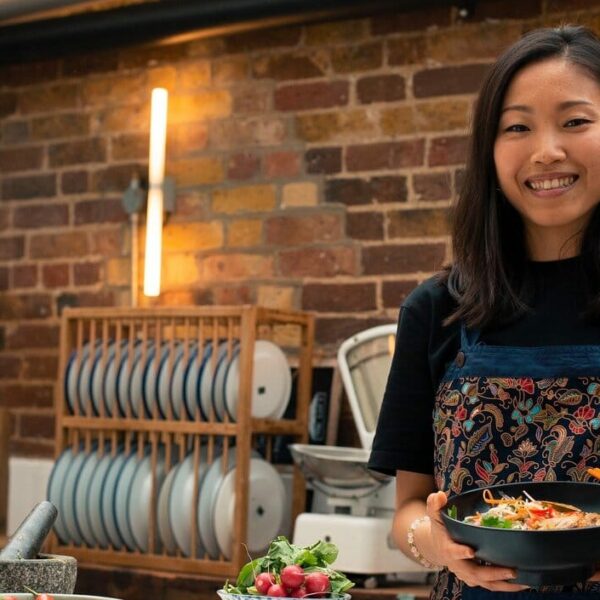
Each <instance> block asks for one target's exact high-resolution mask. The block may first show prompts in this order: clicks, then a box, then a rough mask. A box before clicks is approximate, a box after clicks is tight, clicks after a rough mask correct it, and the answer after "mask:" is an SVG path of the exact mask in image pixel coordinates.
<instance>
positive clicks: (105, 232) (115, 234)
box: [90, 226, 129, 257]
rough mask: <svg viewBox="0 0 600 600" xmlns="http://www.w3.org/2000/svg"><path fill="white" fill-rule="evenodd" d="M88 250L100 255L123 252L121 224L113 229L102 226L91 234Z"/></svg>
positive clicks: (114, 254) (113, 254)
mask: <svg viewBox="0 0 600 600" xmlns="http://www.w3.org/2000/svg"><path fill="white" fill-rule="evenodd" d="M90 237H91V244H90V252H91V253H92V254H102V256H104V257H107V256H120V255H121V254H122V252H123V234H122V230H121V226H118V227H114V228H113V229H107V228H106V227H103V228H102V231H98V232H94V233H92V234H91V236H90ZM127 251H129V250H127Z"/></svg>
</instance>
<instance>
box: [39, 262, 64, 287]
mask: <svg viewBox="0 0 600 600" xmlns="http://www.w3.org/2000/svg"><path fill="white" fill-rule="evenodd" d="M42 282H43V283H44V287H47V288H55V287H66V286H67V285H69V265H67V264H49V265H42Z"/></svg>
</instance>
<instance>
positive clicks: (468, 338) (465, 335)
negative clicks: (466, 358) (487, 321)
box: [460, 321, 479, 350]
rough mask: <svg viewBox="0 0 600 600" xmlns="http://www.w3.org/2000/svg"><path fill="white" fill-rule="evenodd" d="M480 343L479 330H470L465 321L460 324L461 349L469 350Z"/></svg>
mask: <svg viewBox="0 0 600 600" xmlns="http://www.w3.org/2000/svg"><path fill="white" fill-rule="evenodd" d="M478 342H479V329H469V328H468V327H467V326H466V325H465V323H464V321H462V322H461V324H460V347H461V349H462V350H468V349H469V348H472V347H473V346H475V345H476V344H477V343H478Z"/></svg>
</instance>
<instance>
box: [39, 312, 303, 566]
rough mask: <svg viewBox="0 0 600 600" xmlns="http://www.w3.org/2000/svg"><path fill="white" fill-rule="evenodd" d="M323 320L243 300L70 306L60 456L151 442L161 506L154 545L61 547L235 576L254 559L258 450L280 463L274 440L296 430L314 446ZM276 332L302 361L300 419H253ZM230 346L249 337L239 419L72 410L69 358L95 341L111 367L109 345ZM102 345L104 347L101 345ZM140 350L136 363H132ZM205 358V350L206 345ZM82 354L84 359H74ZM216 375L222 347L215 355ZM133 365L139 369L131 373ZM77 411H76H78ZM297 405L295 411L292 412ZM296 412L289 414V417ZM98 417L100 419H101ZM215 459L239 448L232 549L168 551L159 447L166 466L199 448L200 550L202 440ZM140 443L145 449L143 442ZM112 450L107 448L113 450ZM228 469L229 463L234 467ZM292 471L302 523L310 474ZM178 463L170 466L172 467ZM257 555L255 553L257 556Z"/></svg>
mask: <svg viewBox="0 0 600 600" xmlns="http://www.w3.org/2000/svg"><path fill="white" fill-rule="evenodd" d="M313 337H314V322H313V318H312V316H311V315H309V314H307V313H301V312H287V311H281V310H272V309H266V308H261V307H257V306H243V307H229V306H228V307H190V308H157V309H133V308H132V309H115V308H107V309H98V308H93V309H73V308H67V309H65V311H64V313H63V316H62V323H61V340H60V371H59V380H58V384H57V386H56V393H55V404H56V444H55V455H56V457H57V458H58V457H59V455H60V454H61V453H62V452H63V450H65V449H67V448H71V449H72V451H73V453H74V454H75V453H77V452H78V451H80V449H84V451H85V452H90V450H91V449H92V448H93V447H96V448H98V452H99V453H100V454H102V452H110V453H112V456H114V455H115V453H116V452H117V448H118V447H119V446H121V447H123V446H124V447H125V451H126V452H128V451H129V450H130V449H131V446H130V445H132V444H133V443H132V441H131V439H132V438H133V439H134V440H135V441H137V448H138V454H139V455H140V456H139V457H140V458H141V453H142V447H143V446H145V447H146V448H150V449H151V451H150V456H151V465H152V467H151V470H152V472H153V475H152V494H151V500H150V502H151V505H150V506H151V510H150V515H151V516H152V518H151V519H150V522H149V523H148V530H149V536H148V537H149V539H148V551H147V552H141V551H139V550H134V551H132V550H128V549H123V548H119V549H117V548H115V547H113V546H110V545H109V547H108V548H101V547H98V546H96V547H87V546H83V545H81V546H79V545H74V544H72V543H64V542H62V541H61V540H60V539H59V538H58V537H57V536H56V535H55V534H54V535H53V536H52V538H51V543H50V546H51V548H50V549H51V551H52V552H54V553H57V554H69V555H72V556H74V557H76V558H77V559H78V560H79V561H80V562H82V563H88V564H104V565H118V566H126V567H139V568H145V569H153V570H161V571H173V572H182V573H194V574H199V575H212V576H219V577H229V578H231V577H235V576H236V575H237V573H238V571H239V569H240V567H241V566H242V565H243V564H244V563H246V562H247V561H248V560H249V559H248V555H247V552H246V550H245V548H244V543H245V542H246V539H247V530H248V522H247V521H248V518H247V509H245V507H248V502H249V497H248V487H249V486H248V472H249V465H250V457H251V453H252V452H253V451H254V449H256V448H257V447H258V446H259V445H260V448H261V454H262V457H263V458H264V459H265V460H267V461H269V462H272V460H273V441H274V440H275V439H276V436H286V438H287V439H290V440H291V441H293V442H297V443H308V407H309V401H310V395H311V386H312V350H313ZM258 339H266V340H270V341H273V342H275V343H277V344H278V345H279V346H280V347H281V348H283V349H284V350H285V355H286V358H287V359H288V362H289V364H290V365H291V366H293V367H294V368H295V370H296V371H295V386H294V387H295V394H294V397H293V398H292V400H291V405H292V406H294V410H293V412H294V414H293V415H292V416H291V417H287V416H286V418H282V419H278V420H274V419H258V418H253V417H252V416H251V403H252V370H253V357H254V345H255V342H256V340H258ZM224 342H226V343H227V356H228V357H231V354H232V352H233V349H234V345H236V344H237V343H239V388H238V389H239V396H238V404H237V419H236V421H235V422H233V421H232V420H230V419H229V417H228V416H227V415H225V417H224V419H223V421H218V420H217V419H216V418H215V414H214V411H211V413H210V415H209V418H208V419H202V416H201V414H200V411H197V412H196V415H195V418H194V419H193V420H190V419H189V416H185V415H184V411H183V410H182V411H180V416H179V418H177V417H175V415H174V414H173V411H172V409H171V405H170V404H169V405H168V406H169V409H168V414H167V415H166V416H165V415H162V416H161V415H159V414H158V411H157V409H156V403H155V406H154V410H153V411H152V413H153V414H152V415H147V414H144V411H142V410H140V411H139V414H138V416H137V417H136V416H134V415H133V414H132V413H131V410H130V409H129V408H128V409H127V414H126V415H125V416H122V415H119V414H118V412H119V411H118V410H116V406H115V407H113V410H112V415H108V414H107V413H106V410H105V407H104V403H100V410H99V411H98V412H99V414H93V410H92V407H91V401H90V402H89V404H90V405H88V406H84V407H79V406H78V403H77V402H75V404H74V407H69V405H68V403H67V401H66V399H65V396H66V393H65V372H66V370H67V367H68V365H69V360H71V361H73V360H75V361H77V362H79V361H81V359H82V356H84V348H85V346H86V344H87V345H88V347H89V348H94V347H95V348H97V349H98V350H97V352H99V353H100V356H101V358H100V360H101V361H102V362H101V364H102V365H103V366H104V364H105V362H106V360H107V354H108V347H109V345H110V344H111V343H113V344H114V345H115V347H116V348H117V349H116V352H117V354H118V353H119V351H120V350H119V349H120V348H121V347H125V346H127V345H129V348H130V349H131V348H132V347H133V345H134V344H138V345H141V348H142V350H141V352H142V361H143V360H144V358H143V356H144V354H145V352H146V348H148V347H149V345H150V344H155V347H157V348H158V347H159V345H161V344H169V345H170V348H171V349H173V347H174V345H175V344H180V345H183V348H184V350H183V352H184V353H186V356H187V352H188V351H190V350H188V348H191V347H192V345H194V347H197V348H199V349H201V348H203V347H204V346H205V345H206V344H208V343H212V344H213V348H216V347H217V344H223V343H224ZM100 348H101V350H100ZM131 356H132V353H131V352H129V361H124V362H129V364H128V366H127V368H129V369H131V364H130V363H131ZM172 356H173V352H170V353H169V359H168V363H169V364H168V367H167V368H168V369H169V371H168V373H169V375H172V373H173V359H172V358H171V357H172ZM198 356H202V353H201V352H200V351H198ZM73 357H75V358H73ZM155 357H156V361H155V360H154V359H151V362H149V363H148V364H149V365H150V364H152V363H156V364H154V368H157V367H158V357H159V352H155ZM212 360H213V365H212V366H213V373H214V367H215V364H214V363H215V361H216V352H213V353H212ZM130 372H131V371H130ZM71 408H73V410H72V409H71ZM288 412H289V411H288ZM287 414H288V413H286V415H287ZM91 415H93V416H91ZM201 445H203V446H204V450H203V452H205V457H206V461H207V463H208V465H209V466H210V464H211V463H212V462H213V461H214V460H222V463H223V465H226V464H227V460H228V452H230V450H231V449H232V448H233V447H234V446H235V452H236V466H239V467H240V468H236V473H235V512H234V517H233V529H232V533H233V540H234V543H233V545H232V555H231V557H230V559H226V558H224V557H223V555H222V554H220V556H219V558H218V559H214V558H211V557H209V556H208V555H207V554H204V555H203V556H195V552H194V550H192V553H191V556H184V555H183V554H182V553H181V552H180V551H179V550H178V551H176V552H175V553H174V554H173V553H171V554H167V552H166V551H165V550H159V549H158V550H157V548H159V542H158V533H157V524H156V522H155V518H153V516H154V515H156V505H157V494H158V489H157V487H158V485H157V483H156V471H155V470H156V467H157V454H158V448H159V446H160V448H161V451H164V452H165V454H166V457H167V459H166V461H165V462H166V464H171V462H170V460H169V457H171V455H173V457H177V456H178V457H179V459H180V460H182V459H183V456H184V454H190V453H193V465H194V467H193V472H194V474H195V475H194V496H193V497H194V499H195V500H196V501H194V503H193V510H192V511H191V512H192V514H191V515H190V516H189V524H190V528H191V548H192V549H195V548H196V543H195V542H196V536H197V535H198V533H197V525H198V523H197V521H198V517H197V511H196V509H195V507H196V504H197V498H198V493H199V486H198V475H197V473H198V467H199V464H200V460H201V454H200V447H201ZM133 447H134V448H135V446H133ZM217 447H219V448H220V449H221V452H222V453H221V459H219V458H217V454H218V453H217V452H216V448H217ZM104 448H106V450H103V449H104ZM224 468H225V467H224ZM289 468H290V469H291V470H292V473H293V475H292V506H291V508H290V510H291V515H292V522H293V520H294V518H295V516H296V515H297V514H298V513H299V512H302V511H303V510H304V503H305V486H304V480H303V478H302V475H301V473H300V471H299V470H298V469H297V468H296V467H295V466H294V467H291V466H290V467H289ZM167 469H168V467H167ZM253 558H254V557H253Z"/></svg>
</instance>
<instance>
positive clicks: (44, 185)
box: [2, 174, 56, 200]
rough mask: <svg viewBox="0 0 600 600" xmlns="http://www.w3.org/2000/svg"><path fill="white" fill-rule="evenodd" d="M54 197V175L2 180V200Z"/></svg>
mask: <svg viewBox="0 0 600 600" xmlns="http://www.w3.org/2000/svg"><path fill="white" fill-rule="evenodd" d="M53 196H56V175H54V174H50V175H25V176H20V177H3V178H2V199H3V200H29V199H30V198H51V197H53Z"/></svg>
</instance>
